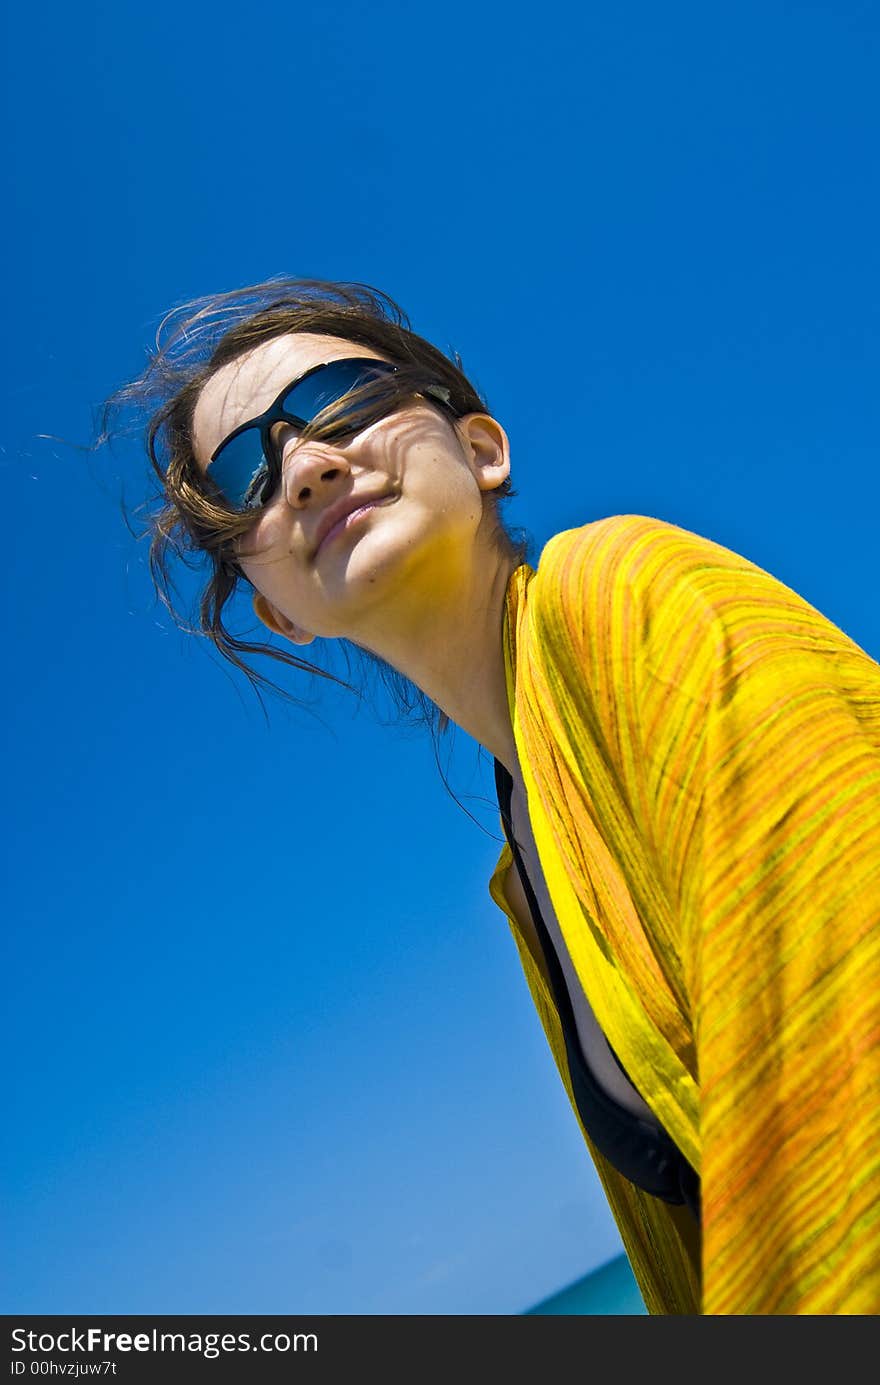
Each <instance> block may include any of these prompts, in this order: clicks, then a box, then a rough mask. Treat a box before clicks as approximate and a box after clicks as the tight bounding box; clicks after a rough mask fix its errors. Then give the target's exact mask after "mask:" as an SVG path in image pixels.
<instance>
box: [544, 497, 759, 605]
mask: <svg viewBox="0 0 880 1385" xmlns="http://www.w3.org/2000/svg"><path fill="white" fill-rule="evenodd" d="M711 568H715V569H719V568H725V569H727V570H730V569H734V568H736V569H739V570H740V571H742V570H744V569H751V570H754V571H756V570H757V569H755V568H754V565H753V564H751V563H749V562H748V561H747V560H746V559H745V558H743V557H741V556H740V555H739V554H737V553H733V552H732V551H731V550H729V549H726V548H724V547H722V545H720V544H718V543H715V542H714V541H713V540H712V539H708V538H705V537H704V536H703V535H702V534H697V533H694V532H693V531H692V530H689V529H685V528H682V527H681V526H680V525H677V524H673V523H671V522H670V521H668V520H663V519H657V518H655V517H654V516H652V515H636V514H627V515H608V516H605V517H604V518H601V519H596V520H592V521H591V522H590V523H588V524H583V525H580V526H578V527H576V528H572V529H565V530H563V531H561V532H560V533H558V534H554V535H553V537H552V538H551V539H549V540H548V541H547V543H546V544H545V545H544V547H543V549H542V551H541V555H540V559H539V561H538V565H537V568H536V570H535V574H534V578H533V581H532V583H531V587H530V591H529V598H530V602H531V603H533V608H534V611H535V614H536V615H537V614H538V610H539V608H540V607H544V608H546V609H551V608H553V607H555V606H558V605H560V603H561V604H562V605H565V606H566V607H568V608H572V607H575V608H577V607H579V606H581V605H582V604H583V602H585V601H586V602H588V603H589V604H590V605H594V604H596V603H598V604H599V605H600V606H602V607H605V606H607V605H609V604H610V605H615V604H616V603H617V602H618V601H619V600H623V599H624V597H625V598H626V599H629V600H632V599H634V598H638V596H639V595H640V593H647V592H648V591H650V592H651V593H652V596H653V597H654V598H655V599H656V598H657V597H659V596H660V595H661V594H662V592H663V590H664V589H669V588H670V587H671V586H672V585H674V584H677V583H680V582H681V580H682V579H683V578H687V577H692V576H693V575H694V574H699V573H704V572H706V571H707V570H709V569H711Z"/></svg>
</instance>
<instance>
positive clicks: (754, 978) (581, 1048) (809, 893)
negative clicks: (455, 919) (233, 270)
mask: <svg viewBox="0 0 880 1385" xmlns="http://www.w3.org/2000/svg"><path fill="white" fill-rule="evenodd" d="M188 312H189V315H188V316H187V317H186V318H185V320H182V321H181V322H180V323H179V326H178V328H177V331H176V332H175V333H174V334H172V336H171V338H170V339H169V341H168V342H167V343H166V344H165V346H164V347H162V348H161V349H160V350H159V351H158V354H157V355H156V356H154V358H153V359H152V361H151V363H150V365H149V366H148V368H147V370H146V371H145V373H144V375H143V376H142V377H141V379H140V380H138V381H136V382H134V383H133V384H132V385H130V386H128V387H126V389H124V390H123V391H121V392H120V393H119V395H117V396H116V397H115V398H114V400H113V401H111V407H117V406H119V405H122V404H131V403H132V402H140V403H141V404H144V403H146V402H147V401H152V402H153V404H155V406H156V407H155V408H154V409H153V412H152V416H151V419H150V423H149V427H148V430H147V448H148V452H149V455H150V458H151V460H152V463H153V466H154V468H155V470H156V472H157V474H158V476H159V478H160V480H161V484H162V488H163V499H162V508H161V509H160V511H159V512H158V513H157V514H156V516H155V517H154V523H153V547H152V549H151V562H152V567H153V573H154V577H155V578H156V581H157V585H158V586H160V588H163V589H164V590H167V585H166V578H167V568H166V560H167V557H168V555H169V554H170V553H171V552H172V551H176V552H177V553H178V554H181V555H182V554H184V553H185V552H186V551H187V550H190V551H192V550H197V551H199V552H201V553H204V554H205V555H206V558H207V563H208V568H209V573H208V581H207V585H206V588H205V591H204V595H203V599H202V602H201V608H200V612H201V614H200V622H201V624H200V629H201V630H202V631H203V632H205V633H207V634H209V635H210V637H211V638H212V639H213V641H214V643H215V644H216V646H217V648H218V649H219V650H220V651H221V652H222V653H223V654H224V655H225V656H226V657H227V658H229V659H230V660H231V661H232V662H233V663H235V664H236V665H237V666H238V667H239V668H241V669H243V670H244V671H245V672H246V673H247V675H248V676H249V677H250V678H251V679H252V681H254V683H255V685H256V682H265V681H266V680H264V679H262V677H261V676H260V675H258V674H256V673H255V672H254V671H253V670H252V669H251V668H250V667H249V665H247V664H246V663H245V662H244V661H243V660H242V659H240V658H239V655H240V654H242V653H248V652H258V651H259V652H263V653H266V654H269V655H270V656H271V657H273V658H276V659H280V660H282V661H283V662H285V663H288V664H292V665H294V666H295V667H297V668H300V669H307V670H309V671H310V672H319V673H322V676H330V675H327V674H325V673H323V671H322V670H319V669H316V668H315V666H314V665H312V664H311V663H309V662H307V661H302V660H301V659H298V658H297V657H296V656H294V655H292V654H291V653H289V652H287V651H285V650H283V649H282V650H279V649H277V648H274V647H273V646H271V645H255V644H248V643H246V642H243V641H241V640H238V639H236V637H235V636H233V635H232V634H231V633H230V632H229V631H228V630H227V628H226V627H225V625H224V623H223V608H224V605H225V603H226V601H227V599H228V598H229V597H230V595H231V594H232V593H233V591H234V590H235V589H236V587H237V586H238V585H239V584H241V583H245V584H246V585H247V586H249V587H250V589H251V590H252V601H253V608H254V610H255V612H256V614H257V615H258V616H259V618H260V620H261V621H262V622H263V623H264V625H265V626H266V627H268V629H269V630H271V631H273V632H275V633H276V634H277V635H280V636H282V637H283V639H284V640H285V641H289V642H290V643H291V644H293V645H294V646H305V645H307V644H309V643H310V642H311V641H313V640H314V639H315V638H316V636H320V637H322V638H324V639H331V640H339V641H343V642H349V643H350V644H351V645H352V646H353V648H354V649H356V650H358V651H361V652H362V653H363V654H364V655H365V656H366V657H367V658H368V659H372V660H376V661H378V662H379V666H380V668H382V669H383V670H387V671H393V672H395V673H396V674H397V675H400V676H402V677H403V678H405V679H407V680H409V682H410V683H411V684H412V685H415V687H416V688H417V689H418V690H419V693H420V695H422V696H423V697H425V698H427V699H428V700H429V704H430V705H431V706H432V707H433V709H435V711H436V713H437V715H438V718H439V721H438V725H439V728H440V730H443V729H445V727H446V725H448V722H449V721H450V720H451V721H454V722H456V723H457V724H458V725H459V726H461V727H462V728H463V729H464V730H465V731H467V732H468V733H469V734H470V735H471V736H472V737H474V739H475V740H477V741H478V742H479V743H480V744H481V745H482V746H484V747H485V748H486V750H487V751H488V752H489V753H490V754H491V755H492V756H493V758H494V761H495V778H496V785H497V789H498V802H499V810H500V818H501V824H502V826H503V829H504V834H505V846H504V849H503V850H502V852H501V856H500V859H499V860H498V864H497V866H496V869H495V871H494V874H493V876H492V879H491V881H490V885H489V889H490V893H491V896H492V898H493V900H494V901H495V902H496V903H497V904H498V905H499V907H500V908H501V909H502V910H503V911H504V912H505V914H506V915H507V917H508V919H509V921H510V925H511V929H512V933H513V937H514V940H515V943H516V946H517V948H518V951H519V956H520V958H521V961H522V965H523V968H524V971H525V975H526V979H527V982H528V985H529V988H530V992H531V995H532V997H533V999H534V1003H535V1006H536V1008H537V1010H538V1014H539V1016H540V1019H541V1023H542V1025H543V1027H544V1029H545V1032H546V1035H547V1038H548V1041H549V1043H550V1045H551V1048H552V1051H553V1054H554V1057H555V1060H556V1063H557V1065H558V1068H559V1072H560V1076H561V1078H562V1081H563V1083H564V1084H565V1088H566V1090H567V1092H568V1095H569V1098H570V1100H571V1103H572V1107H573V1111H574V1115H575V1117H576V1119H577V1120H578V1122H579V1123H580V1126H581V1129H582V1131H583V1134H584V1138H585V1140H586V1143H587V1146H588V1148H589V1151H590V1154H591V1155H592V1158H593V1160H594V1162H595V1165H596V1168H597V1170H598V1174H599V1177H600V1179H601V1181H602V1184H603V1186H604V1188H605V1190H606V1193H607V1196H608V1199H609V1202H610V1205H611V1208H612V1211H613V1214H614V1216H615V1219H616V1221H617V1224H618V1226H619V1228H620V1232H621V1236H622V1238H623V1242H624V1245H625V1247H626V1250H627V1253H628V1255H629V1258H630V1262H631V1264H632V1267H633V1271H634V1273H635V1276H636V1279H637V1281H638V1283H639V1286H640V1288H641V1291H642V1293H643V1296H644V1298H645V1302H646V1304H647V1307H648V1309H649V1311H650V1312H652V1313H684V1314H695V1313H708V1314H716V1313H722V1314H838V1313H857V1314H864V1313H874V1312H877V1311H878V1309H880V1138H878V1136H880V1128H878V1127H880V1051H878V1035H880V984H878V983H880V945H878V943H880V930H878V921H880V667H878V665H877V664H876V663H875V662H874V661H873V660H872V659H871V658H869V657H868V655H867V654H865V653H864V651H863V650H861V649H860V648H859V647H858V646H857V645H856V644H855V643H853V641H852V640H851V639H849V638H848V637H847V636H846V635H845V634H844V633H843V632H842V631H841V630H839V629H838V628H837V627H836V626H834V625H833V624H832V623H831V622H830V621H828V620H827V619H826V618H825V617H824V616H822V615H821V614H820V613H819V612H818V611H817V610H815V609H814V608H813V607H812V606H810V605H809V604H808V603H807V602H806V601H804V600H803V599H802V598H801V597H799V596H798V595H796V594H795V593H794V592H793V591H791V590H790V589H789V588H788V587H786V586H784V585H783V584H782V583H780V582H779V581H777V580H775V579H774V578H773V577H772V576H770V575H768V574H767V573H766V572H764V571H762V570H761V569H760V568H758V567H756V566H755V565H754V564H753V563H750V562H748V561H747V560H746V559H744V558H742V557H740V556H738V555H737V554H735V553H732V552H730V551H729V550H727V549H725V548H722V547H720V546H719V545H717V544H715V543H713V542H711V541H709V540H708V539H705V538H702V537H700V536H698V535H695V534H692V533H689V532H687V531H685V530H683V529H680V528H677V527H675V526H674V525H670V524H667V523H663V522H661V521H659V520H656V519H652V518H649V517H645V516H640V515H623V516H614V517H611V518H604V519H600V520H597V521H595V522H592V523H587V524H585V525H583V526H582V527H580V528H574V529H570V530H567V531H565V532H563V533H560V534H557V535H556V536H555V537H554V538H552V539H551V540H550V542H549V543H547V544H546V546H545V547H544V550H543V552H542V553H541V555H540V561H539V562H538V565H537V568H533V567H532V566H531V565H530V564H529V563H528V562H527V561H526V558H525V552H526V546H525V545H524V544H523V543H522V542H517V540H516V538H515V537H514V535H513V534H511V532H509V531H508V529H507V528H506V527H505V525H504V522H503V520H502V517H501V514H500V505H501V503H502V502H503V500H504V498H505V497H506V496H508V495H510V494H512V492H511V489H510V468H511V460H510V450H509V445H508V439H507V436H506V434H505V432H504V429H503V427H502V426H501V424H500V423H499V422H498V421H497V420H496V419H495V418H493V417H492V415H491V414H490V412H489V411H488V408H487V407H486V404H485V401H484V400H483V399H482V397H481V396H480V395H479V393H478V392H477V391H476V389H475V388H474V386H473V385H472V384H471V383H470V382H469V380H468V379H467V377H466V376H465V375H464V373H463V371H462V368H461V362H460V360H459V359H458V358H457V357H456V358H455V360H451V359H449V358H448V357H447V356H445V355H444V354H443V353H442V352H440V351H439V350H438V349H437V348H436V347H434V346H433V345H431V344H430V343H429V342H427V341H425V340H424V339H423V338H421V337H419V336H418V335H416V334H415V333H413V332H412V331H411V329H410V326H409V323H408V321H407V319H406V318H405V316H404V314H403V313H402V311H401V310H400V309H399V308H398V307H397V305H396V304H395V303H393V301H392V300H391V299H389V298H388V297H387V295H384V294H381V293H379V292H378V291H377V290H372V289H369V288H367V287H366V286H363V285H350V284H348V285H345V284H331V283H324V282H322V281H316V280H296V279H294V280H273V281H269V282H268V283H267V284H264V285H258V286H255V287H249V288H247V289H244V290H241V291H238V292H235V293H232V294H228V295H222V296H220V297H217V298H212V299H203V300H199V302H198V303H196V304H193V305H188ZM182 343H183V344H184V347H185V349H183V350H181V349H180V348H181V344H182ZM164 599H166V600H167V597H164ZM169 605H170V603H169Z"/></svg>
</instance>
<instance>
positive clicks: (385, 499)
mask: <svg viewBox="0 0 880 1385" xmlns="http://www.w3.org/2000/svg"><path fill="white" fill-rule="evenodd" d="M394 499H396V497H395V496H393V495H383V496H382V497H381V498H380V499H379V500H368V501H367V502H366V504H364V505H359V506H358V508H357V509H356V510H352V511H351V512H350V514H347V515H345V516H344V517H343V518H342V519H339V520H337V521H336V523H335V524H334V525H333V528H332V529H328V530H327V533H326V534H325V535H324V537H323V539H322V540H321V542H320V543H319V544H318V547H317V550H316V552H315V557H317V556H318V554H319V553H320V552H321V551H322V549H323V548H324V547H325V546H326V544H328V543H331V542H332V541H333V539H335V538H338V537H339V535H340V534H344V533H345V531H346V529H350V528H351V527H352V525H354V524H356V523H357V521H358V520H359V519H360V518H361V516H362V515H366V514H369V512H370V510H375V509H376V507H377V506H379V505H388V504H389V503H390V502H391V501H392V500H394Z"/></svg>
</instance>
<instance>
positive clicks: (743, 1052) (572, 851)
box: [489, 515, 880, 1314]
mask: <svg viewBox="0 0 880 1385" xmlns="http://www.w3.org/2000/svg"><path fill="white" fill-rule="evenodd" d="M504 652H505V663H506V672H507V690H508V700H509V706H510V712H511V718H512V722H513V728H514V735H515V739H516V746H517V753H518V756H519V762H520V768H521V770H522V773H523V777H524V780H525V783H526V788H527V791H528V807H529V817H530V821H531V824H532V828H533V831H534V835H535V841H536V845H537V847H538V852H539V855H540V858H541V864H542V867H543V870H544V873H545V877H546V880H547V886H548V889H549V892H550V897H551V900H552V902H553V906H554V909H555V912H556V914H557V917H558V920H559V924H560V928H561V930H562V934H563V936H564V938H565V942H566V945H567V947H568V949H569V951H570V953H571V956H572V960H573V962H574V965H575V968H576V970H577V973H578V976H579V978H580V981H581V984H582V985H583V987H584V991H585V993H586V995H587V998H588V999H589V1002H590V1004H591V1006H592V1007H593V1010H594V1011H595V1013H596V1016H597V1019H598V1020H599V1023H600V1024H601V1025H602V1028H603V1029H604V1031H605V1034H606V1035H607V1037H608V1039H609V1041H610V1043H611V1045H612V1047H613V1048H614V1049H615V1050H616V1052H617V1053H618V1054H619V1056H620V1058H621V1061H622V1062H623V1065H624V1067H625V1068H626V1069H627V1071H628V1072H629V1073H630V1075H631V1076H632V1078H633V1080H634V1082H635V1084H636V1086H637V1087H638V1089H639V1090H640V1091H641V1093H642V1095H643V1096H644V1097H645V1099H646V1101H647V1102H648V1103H649V1105H650V1106H651V1108H652V1109H653V1111H654V1112H655V1114H656V1115H657V1117H658V1119H659V1120H660V1121H661V1122H662V1123H663V1125H664V1126H665V1128H666V1129H667V1130H668V1132H669V1134H670V1135H671V1136H672V1138H673V1139H674V1140H675V1141H676V1143H677V1144H678V1145H679V1147H680V1149H681V1150H682V1151H683V1152H684V1154H685V1155H686V1156H687V1158H688V1159H689V1160H690V1162H691V1163H692V1164H693V1166H694V1167H695V1168H696V1169H697V1170H698V1171H699V1173H700V1176H701V1180H702V1197H703V1224H702V1247H701V1248H700V1246H699V1245H697V1246H696V1247H695V1246H694V1245H692V1244H691V1245H688V1243H687V1240H688V1238H687V1236H686V1234H685V1233H684V1232H683V1231H682V1222H681V1218H680V1217H679V1216H678V1214H677V1213H676V1212H674V1211H673V1210H672V1209H670V1208H669V1207H668V1206H667V1205H666V1204H665V1203H661V1202H659V1201H658V1200H657V1199H655V1198H651V1197H649V1196H647V1195H645V1194H642V1193H641V1192H639V1191H638V1190H637V1189H633V1188H632V1187H631V1186H630V1185H628V1184H627V1183H626V1182H625V1180H623V1179H621V1178H619V1177H618V1175H617V1174H616V1173H615V1172H614V1170H612V1169H610V1168H608V1167H607V1166H606V1165H605V1164H604V1161H603V1160H602V1158H601V1156H599V1155H598V1154H597V1152H596V1151H595V1150H592V1149H591V1153H592V1155H593V1158H594V1160H595V1162H596V1165H597V1168H598V1172H599V1176H600V1178H601V1180H602V1182H603V1185H604V1187H605V1189H606V1192H607V1195H608V1198H609V1202H610V1204H611V1207H612V1211H613V1213H614V1215H615V1218H616V1221H617V1224H618V1226H619V1228H620V1232H621V1236H622V1239H623V1242H624V1246H625V1248H626V1250H627V1252H628V1254H629V1257H630V1261H631V1263H632V1266H633V1271H634V1273H635V1276H636V1279H637V1280H638V1282H639V1285H640V1287H641V1290H642V1293H643V1295H644V1297H645V1301H646V1304H647V1307H648V1310H649V1312H652V1313H691V1314H695V1313H706V1314H873V1313H876V1312H878V1311H880V1046H878V1038H880V927H878V923H880V666H878V664H877V663H876V662H875V661H874V660H873V659H871V658H870V657H869V656H868V655H867V654H866V653H865V652H864V650H862V649H860V648H859V646H858V645H857V644H855V643H854V642H853V640H851V639H850V638H849V637H848V636H847V635H845V634H844V633H843V632H842V631H841V630H840V629H839V628H838V627H837V626H835V625H834V624H832V622H831V621H829V620H828V619H827V618H826V617H825V616H823V615H822V614H821V613H820V612H819V611H817V610H816V609H815V608H814V607H812V606H811V605H809V604H808V603H807V602H806V601H805V600H804V599H803V598H802V597H800V596H798V595H797V594H796V593H795V592H793V591H792V590H791V589H790V588H788V587H786V586H785V585H784V584H783V583H781V582H779V581H778V580H777V579H775V578H773V577H772V576H770V575H769V574H768V573H766V572H764V571H763V570H762V569H761V568H759V567H757V566H756V565H755V564H753V563H751V562H749V561H747V560H746V559H745V558H743V557H741V556H739V555H738V554H736V553H733V552H731V551H730V550H728V549H725V548H723V547H721V546H720V545H718V544H715V543H713V542H711V541H710V540H708V539H705V538H702V537H700V536H698V535H696V534H692V533H689V532H687V531H686V530H683V529H680V528H677V527H676V526H674V525H670V524H666V523H664V522H662V521H660V520H657V519H651V518H648V517H645V516H640V515H624V516H614V517H612V518H609V519H603V520H599V521H597V522H596V523H593V524H588V525H585V526H584V527H583V528H579V529H572V530H568V531H566V532H565V533H562V534H557V535H556V536H555V537H554V538H553V539H551V540H550V542H549V543H548V544H547V545H546V546H545V548H544V551H543V553H542V554H541V559H540V562H539V565H538V569H537V570H533V569H532V568H531V567H529V566H528V565H527V564H526V565H523V566H521V567H519V568H518V569H517V570H516V571H515V572H514V573H513V575H512V577H511V579H510V584H509V586H508V592H507V601H506V607H505V614H504ZM511 861H512V856H511V852H510V848H509V847H508V846H505V847H504V849H503V851H502V853H501V856H500V858H499V860H498V863H497V865H496V867H495V871H494V873H493V875H492V879H491V881H490V886H489V889H490V894H491V896H492V898H493V899H494V900H495V902H496V903H497V904H498V905H499V907H500V908H502V909H503V910H504V912H505V913H506V914H507V915H508V918H509V921H510V924H511V928H512V929H513V933H514V938H515V940H516V943H517V947H518V948H519V953H520V957H521V960H522V963H523V967H524V970H525V975H526V980H527V983H528V985H529V989H530V991H531V994H532V997H533V999H534V1001H535V1004H536V1007H537V1009H538V1012H539V1015H540V1018H541V1022H542V1024H543V1026H544V1029H545V1032H546V1034H547V1038H548V1041H549V1043H550V1046H551V1049H552V1051H553V1054H554V1057H555V1059H556V1063H557V1065H558V1067H559V1071H560V1075H561V1076H562V1080H563V1082H564V1083H565V1086H566V1089H567V1091H568V1094H569V1098H570V1099H572V1092H571V1082H570V1078H569V1074H568V1071H567V1067H566V1060H565V1050H564V1044H563V1041H562V1033H561V1028H560V1024H559V1017H558V1014H557V1013H556V1009H555V1006H554V1004H553V1001H552V997H551V996H550V995H549V993H548V992H547V990H546V986H545V985H544V982H543V979H542V977H541V975H540V971H539V969H538V967H537V966H536V965H535V963H534V961H533V960H532V958H531V954H530V952H529V948H528V945H527V943H526V942H524V940H523V939H522V937H521V936H520V934H519V931H518V929H517V926H516V922H515V920H514V918H513V915H512V912H511V910H510V908H509V906H508V904H507V900H506V897H505V893H504V880H505V877H506V874H507V871H508V869H509V868H510V866H511ZM572 1104H574V1103H573V1099H572ZM575 1114H577V1113H576V1112H575ZM588 1143H589V1142H588Z"/></svg>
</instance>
